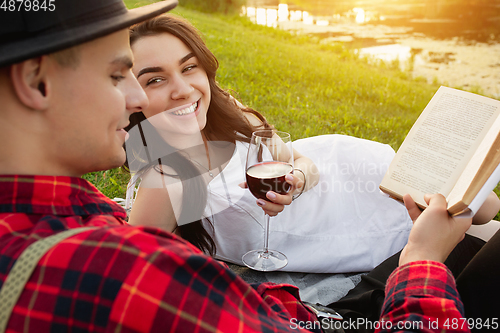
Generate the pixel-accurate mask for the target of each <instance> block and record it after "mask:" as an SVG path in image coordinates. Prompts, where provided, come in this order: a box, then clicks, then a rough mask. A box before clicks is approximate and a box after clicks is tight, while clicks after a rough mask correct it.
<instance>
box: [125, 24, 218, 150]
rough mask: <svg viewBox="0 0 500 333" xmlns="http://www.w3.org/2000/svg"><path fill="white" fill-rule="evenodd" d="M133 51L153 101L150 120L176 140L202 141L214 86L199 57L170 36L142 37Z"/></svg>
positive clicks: (147, 111)
mask: <svg viewBox="0 0 500 333" xmlns="http://www.w3.org/2000/svg"><path fill="white" fill-rule="evenodd" d="M132 51H133V53H134V58H135V63H134V67H133V69H132V70H133V73H134V75H135V76H136V77H137V79H138V81H139V83H140V85H141V87H142V88H143V89H144V91H145V92H146V95H147V96H148V98H149V107H148V108H147V109H145V110H144V111H143V112H144V115H145V116H146V118H148V120H149V121H150V122H151V123H152V124H153V125H154V126H155V127H156V128H157V129H158V130H160V131H162V132H164V133H167V134H168V135H169V137H170V136H171V138H172V141H177V140H179V139H181V140H182V139H183V137H186V136H192V135H196V136H197V137H198V138H199V137H200V131H201V130H202V129H203V128H205V125H206V122H207V111H208V107H209V105H210V84H209V81H208V77H207V73H206V72H205V70H204V69H203V68H202V67H201V65H200V63H199V61H198V59H197V57H196V56H195V54H194V53H193V52H192V51H191V50H190V49H189V48H188V47H187V46H186V45H185V44H184V43H183V42H182V41H181V40H180V39H178V38H177V37H175V36H173V35H171V34H169V33H161V34H158V35H154V36H147V37H142V38H140V39H138V40H137V41H136V42H135V43H134V44H133V45H132ZM163 136H164V135H163ZM168 141H170V140H168ZM172 143H173V142H172Z"/></svg>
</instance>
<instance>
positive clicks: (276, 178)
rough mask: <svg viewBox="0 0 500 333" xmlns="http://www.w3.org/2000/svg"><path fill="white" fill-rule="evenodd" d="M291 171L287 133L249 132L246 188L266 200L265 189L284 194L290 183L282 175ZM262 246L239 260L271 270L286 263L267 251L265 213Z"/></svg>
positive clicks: (267, 226) (284, 258)
mask: <svg viewBox="0 0 500 333" xmlns="http://www.w3.org/2000/svg"><path fill="white" fill-rule="evenodd" d="M290 173H293V149H292V140H291V138H290V134H288V133H285V132H280V131H275V130H261V131H256V132H253V133H252V138H251V140H250V145H249V147H248V154H247V162H246V172H245V174H246V181H247V185H248V189H249V190H250V192H251V193H252V194H253V196H254V197H256V198H257V199H262V200H266V201H269V200H268V199H267V198H266V193H267V192H268V191H274V192H276V193H278V194H286V193H287V192H288V191H289V190H290V187H291V185H290V184H289V183H287V182H286V180H285V176H286V175H287V174H290ZM265 222H266V223H265V230H264V248H263V249H262V250H252V251H249V252H247V253H246V254H244V255H243V257H242V260H243V263H244V264H245V265H246V266H248V267H250V268H252V269H255V270H258V271H274V270H277V269H280V268H283V267H285V266H286V264H287V263H288V259H287V258H286V256H285V255H284V254H283V253H281V252H279V251H276V250H270V249H269V247H268V242H269V215H267V214H266V215H265Z"/></svg>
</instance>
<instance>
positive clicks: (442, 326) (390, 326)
mask: <svg viewBox="0 0 500 333" xmlns="http://www.w3.org/2000/svg"><path fill="white" fill-rule="evenodd" d="M385 292H386V298H385V301H384V306H383V309H382V316H381V319H380V322H379V323H378V325H379V327H380V328H381V329H378V330H376V332H470V330H469V327H468V322H467V320H466V319H465V318H464V308H463V304H462V302H461V301H460V297H459V295H458V291H457V288H456V287H455V279H454V278H453V275H452V274H451V272H450V271H449V270H448V268H446V266H445V265H443V264H441V263H439V262H434V261H416V262H411V263H409V264H406V265H403V266H401V267H399V268H397V269H396V270H395V271H394V272H393V273H392V274H391V276H390V277H389V279H387V285H386V288H385Z"/></svg>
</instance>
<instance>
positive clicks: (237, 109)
mask: <svg viewBox="0 0 500 333" xmlns="http://www.w3.org/2000/svg"><path fill="white" fill-rule="evenodd" d="M163 33H169V34H171V35H173V36H175V37H177V38H179V39H180V40H181V41H182V42H183V43H184V44H185V45H186V46H187V47H188V48H189V49H190V50H191V51H192V52H193V53H194V54H195V56H196V58H197V59H198V61H199V63H200V65H201V67H202V68H203V69H204V70H205V72H206V73H207V76H208V81H209V84H210V94H211V99H210V105H209V108H208V112H207V124H206V126H205V128H204V129H203V130H202V133H203V135H204V137H205V138H206V139H207V140H209V141H226V142H231V143H235V142H236V141H245V142H250V138H251V136H252V132H254V131H256V130H258V129H263V128H272V126H271V125H269V123H268V122H267V121H266V119H265V118H264V117H263V116H262V115H261V114H260V113H259V112H257V111H255V110H253V109H251V108H248V107H244V106H242V105H238V103H237V102H236V99H235V98H233V97H232V96H231V95H230V94H229V93H228V92H227V91H225V90H224V89H222V88H221V87H220V86H219V84H218V83H217V81H216V80H215V78H216V72H217V69H218V68H219V62H218V61H217V58H216V57H215V56H214V54H213V53H212V52H211V51H210V50H209V49H208V47H207V46H206V44H205V42H204V41H203V39H202V37H201V35H200V34H199V32H198V31H197V30H196V28H195V27H193V26H192V25H191V24H190V23H189V22H187V21H186V20H184V19H182V18H179V17H176V16H174V15H171V14H163V15H160V16H157V17H155V18H153V19H150V20H148V21H145V22H142V23H140V24H137V25H135V26H133V27H132V28H131V29H130V44H131V45H133V44H134V43H135V42H136V41H137V40H139V39H141V38H143V37H147V36H155V35H159V34H163ZM244 112H246V113H251V114H253V115H254V116H256V117H257V118H258V119H259V120H260V121H261V123H262V125H261V126H253V125H252V124H250V122H249V121H248V120H247V119H246V117H245V116H244ZM145 119H146V117H145V116H144V114H143V113H142V112H139V113H133V114H132V115H131V116H130V125H129V126H128V127H127V128H126V130H127V131H128V130H129V129H131V128H133V127H134V126H136V125H139V126H140V123H141V122H142V121H144V120H145ZM165 145H167V143H165ZM127 155H128V156H129V155H130V154H129V153H128V152H127ZM179 158H180V159H182V157H179ZM127 162H128V161H127ZM172 164H175V163H174V162H172V163H170V165H169V166H171V167H172V168H173V169H174V170H176V171H177V172H179V173H183V171H185V170H186V169H190V168H191V167H188V168H186V160H182V163H180V164H182V167H181V165H177V166H176V165H172ZM152 167H153V168H154V169H155V170H157V171H158V170H159V169H161V167H160V168H158V162H156V161H154V162H150V163H148V165H146V166H145V167H143V168H142V169H141V171H140V172H146V171H147V170H149V169H151V168H152ZM191 169H193V170H196V167H194V166H192V168H191ZM179 177H180V178H181V179H182V178H183V176H182V175H181V174H179ZM189 177H192V175H190V176H189ZM197 178H198V179H200V177H197ZM200 189H204V191H205V193H201V196H200V197H201V198H202V200H199V201H198V202H197V203H196V205H197V206H200V207H192V205H190V204H189V200H190V198H189V195H188V193H190V192H189V191H187V189H184V191H183V200H182V202H183V204H182V210H186V209H191V210H192V209H197V210H198V211H200V212H202V211H203V208H204V207H205V205H206V197H207V196H206V186H204V184H203V187H201V186H198V187H197V190H198V191H200ZM191 193H192V192H191ZM191 200H192V199H191ZM191 204H192V202H191ZM181 214H182V213H181ZM200 218H201V214H200ZM178 229H179V232H180V235H181V237H183V238H184V239H186V240H188V241H189V242H191V243H192V244H194V245H195V246H197V247H198V248H199V249H201V250H202V251H205V252H208V253H209V254H211V255H214V254H215V252H216V247H215V242H214V240H213V239H212V238H211V236H210V235H209V234H208V232H207V231H206V230H205V228H204V227H203V224H202V222H201V220H198V221H195V222H192V223H189V224H185V225H181V226H179V227H178Z"/></svg>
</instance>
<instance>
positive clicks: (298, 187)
mask: <svg viewBox="0 0 500 333" xmlns="http://www.w3.org/2000/svg"><path fill="white" fill-rule="evenodd" d="M285 179H286V182H287V183H288V184H290V185H291V187H290V190H289V191H288V193H287V194H278V193H276V192H273V191H269V192H267V193H266V198H267V200H262V199H257V205H258V206H259V207H261V208H262V210H264V213H266V214H268V215H269V216H276V215H278V214H279V213H281V212H282V211H283V209H285V206H288V205H289V204H291V203H292V200H293V196H294V195H297V194H298V193H300V192H301V191H302V188H303V186H304V180H303V179H302V174H301V173H300V172H299V173H298V174H295V175H292V174H289V175H287V176H286V177H285ZM240 187H242V188H248V186H247V183H246V182H245V183H241V184H240Z"/></svg>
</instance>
